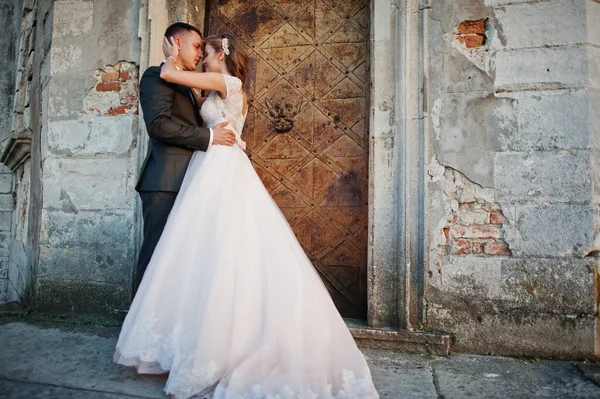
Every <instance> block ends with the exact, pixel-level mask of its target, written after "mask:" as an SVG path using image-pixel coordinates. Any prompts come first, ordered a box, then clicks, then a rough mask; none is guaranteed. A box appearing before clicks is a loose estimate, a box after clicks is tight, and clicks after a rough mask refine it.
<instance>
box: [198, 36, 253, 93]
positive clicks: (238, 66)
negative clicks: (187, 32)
mask: <svg viewBox="0 0 600 399" xmlns="http://www.w3.org/2000/svg"><path fill="white" fill-rule="evenodd" d="M223 39H227V48H228V49H229V55H225V62H226V65H227V70H228V71H229V72H230V73H231V74H232V75H233V76H235V77H237V78H238V79H240V80H241V81H242V83H246V76H247V75H248V62H249V58H248V54H247V53H246V51H244V49H243V48H242V47H241V46H240V44H239V40H238V39H237V37H236V36H234V35H232V34H231V33H223V34H220V35H212V36H208V37H207V38H206V39H204V40H202V49H203V50H204V49H205V48H206V45H207V44H208V45H210V46H211V47H212V48H214V49H215V50H216V51H217V52H219V51H222V50H223Z"/></svg>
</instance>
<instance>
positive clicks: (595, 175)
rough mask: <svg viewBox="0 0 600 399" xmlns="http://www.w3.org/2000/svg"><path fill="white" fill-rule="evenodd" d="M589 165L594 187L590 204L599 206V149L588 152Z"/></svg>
mask: <svg viewBox="0 0 600 399" xmlns="http://www.w3.org/2000/svg"><path fill="white" fill-rule="evenodd" d="M590 164H591V165H590V166H591V174H592V184H593V186H594V194H593V199H592V203H594V204H596V205H598V204H600V149H598V150H595V149H594V150H591V151H590Z"/></svg>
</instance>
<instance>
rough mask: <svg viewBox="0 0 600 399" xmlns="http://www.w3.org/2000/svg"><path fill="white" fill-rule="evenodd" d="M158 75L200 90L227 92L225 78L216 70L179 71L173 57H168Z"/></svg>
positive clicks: (171, 81) (169, 80) (168, 80)
mask: <svg viewBox="0 0 600 399" xmlns="http://www.w3.org/2000/svg"><path fill="white" fill-rule="evenodd" d="M160 77H161V78H162V79H164V80H166V81H167V82H170V83H177V84H180V85H183V86H188V87H193V88H196V89H202V90H215V91H218V92H219V93H221V94H224V93H226V92H227V86H225V78H223V75H222V74H220V73H216V72H189V71H180V70H178V69H177V67H176V66H175V59H174V58H172V57H169V58H168V59H167V62H165V63H164V64H163V66H162V68H161V70H160Z"/></svg>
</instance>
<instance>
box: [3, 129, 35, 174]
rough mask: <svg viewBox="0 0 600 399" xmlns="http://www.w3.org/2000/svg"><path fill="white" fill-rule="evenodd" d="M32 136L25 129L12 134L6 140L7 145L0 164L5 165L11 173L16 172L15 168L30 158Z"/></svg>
mask: <svg viewBox="0 0 600 399" xmlns="http://www.w3.org/2000/svg"><path fill="white" fill-rule="evenodd" d="M32 135H33V132H32V131H31V130H30V129H25V130H22V131H20V132H18V133H15V134H13V135H12V136H11V137H10V138H9V139H8V144H7V145H6V147H5V150H4V151H3V152H2V156H1V157H0V162H1V163H3V164H5V165H6V166H7V167H8V168H10V170H12V171H13V172H14V171H15V170H17V168H18V167H19V166H21V164H22V163H23V162H25V161H26V160H27V159H28V158H29V157H30V156H31V137H32Z"/></svg>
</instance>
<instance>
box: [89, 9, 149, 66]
mask: <svg viewBox="0 0 600 399" xmlns="http://www.w3.org/2000/svg"><path fill="white" fill-rule="evenodd" d="M114 7H116V8H119V7H120V6H119V5H115V6H114ZM131 21H133V19H132V20H131ZM107 26H108V27H109V29H110V30H109V31H107V32H104V33H93V34H92V35H90V36H88V37H87V38H86V43H87V44H88V45H87V46H85V47H84V48H83V62H82V67H83V69H84V70H87V71H92V70H95V69H97V68H102V67H104V66H105V65H109V64H110V65H114V64H115V63H116V62H117V61H119V60H127V61H132V62H133V61H136V60H139V59H140V55H139V53H140V50H139V38H138V37H137V31H136V29H137V28H136V27H133V26H132V27H131V28H128V27H127V25H107ZM115 27H118V28H115ZM94 29H95V27H94Z"/></svg>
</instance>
